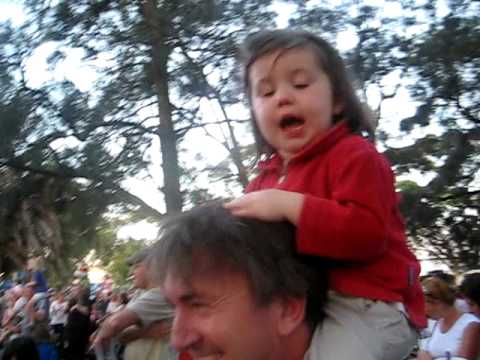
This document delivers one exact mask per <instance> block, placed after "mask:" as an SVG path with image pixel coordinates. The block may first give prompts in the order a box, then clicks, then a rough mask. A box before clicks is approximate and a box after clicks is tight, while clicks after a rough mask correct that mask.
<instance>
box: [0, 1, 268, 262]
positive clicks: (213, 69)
mask: <svg viewBox="0 0 480 360" xmlns="http://www.w3.org/2000/svg"><path fill="white" fill-rule="evenodd" d="M268 4H269V1H248V2H231V1H222V2H215V3H213V2H196V1H169V2H157V1H155V0H150V1H133V2H125V1H123V0H119V1H108V0H105V1H98V2H91V1H80V2H75V3H72V2H68V1H60V2H57V3H55V4H53V5H52V4H51V3H50V2H45V1H42V0H31V1H25V5H26V9H28V11H29V20H28V21H27V22H26V23H25V24H24V25H23V26H22V27H21V28H19V29H12V28H11V27H9V26H7V25H5V26H4V27H3V29H4V32H3V34H2V36H3V40H5V41H4V42H2V46H3V48H2V49H3V50H2V51H3V52H2V56H3V57H2V64H1V66H3V67H4V69H5V70H7V71H5V74H16V75H18V76H9V75H6V76H5V77H4V78H3V79H2V80H3V81H4V82H3V84H2V86H3V88H4V89H7V90H6V91H5V92H4V94H5V96H4V97H3V98H2V103H1V106H2V110H1V111H3V112H4V113H3V115H5V114H6V113H8V117H7V120H8V119H9V121H7V122H8V126H11V134H10V135H11V136H9V137H7V138H6V140H5V142H4V144H3V143H2V146H3V147H2V151H1V153H0V166H1V167H2V168H7V169H8V171H9V172H13V173H15V176H19V177H24V176H27V177H32V178H42V181H43V183H49V182H52V181H58V182H59V184H60V185H59V188H61V189H62V193H61V194H59V195H58V194H57V195H58V196H56V197H60V198H62V199H64V200H65V199H66V200H65V201H63V202H64V203H66V204H67V205H72V206H73V207H74V205H73V204H74V203H78V204H80V203H81V204H82V205H83V206H86V208H87V209H89V210H88V211H89V213H88V215H92V216H82V214H80V213H79V212H77V210H75V209H74V208H73V207H70V206H64V207H63V208H62V209H63V211H64V213H62V214H60V213H58V212H57V210H56V208H55V206H54V202H55V201H56V200H55V199H53V198H50V199H49V202H48V205H49V207H47V206H46V205H45V209H43V210H42V216H44V214H46V213H47V212H48V213H49V214H50V215H52V218H53V217H55V218H56V219H57V222H56V225H55V231H54V232H55V233H57V234H61V235H62V237H61V238H60V240H59V241H64V242H65V240H66V239H65V236H71V235H75V234H70V233H68V232H67V231H65V229H64V226H65V225H66V224H67V223H68V224H69V225H71V223H69V222H68V221H70V222H76V221H78V222H79V223H80V224H79V225H82V226H83V227H81V226H80V228H79V229H78V232H77V233H76V234H77V235H79V236H80V235H81V236H80V238H81V237H82V236H83V235H88V236H89V238H90V236H92V237H91V239H93V237H94V236H93V235H92V234H94V233H95V231H96V228H97V226H98V225H99V224H100V223H101V216H102V214H103V213H104V212H105V211H106V210H107V209H108V208H109V207H111V206H112V205H116V206H117V208H118V205H120V206H127V210H129V211H132V210H135V211H141V213H142V214H143V215H144V216H145V215H147V216H150V217H154V218H156V219H160V218H161V217H162V216H163V212H160V211H158V210H157V209H156V208H154V207H152V206H150V205H148V204H147V203H146V202H144V201H143V200H141V199H139V198H138V197H136V196H134V195H133V194H131V193H129V192H128V191H125V189H124V188H123V187H122V186H121V184H122V181H123V180H125V179H127V178H128V177H130V176H132V175H134V174H138V173H145V169H146V167H147V165H148V163H149V159H148V156H147V154H146V153H147V149H148V148H150V147H151V145H152V142H153V140H154V139H159V143H160V147H161V156H162V169H163V185H162V187H161V188H160V190H161V191H163V193H164V195H165V211H166V212H167V213H171V212H176V211H179V210H181V209H182V207H183V203H184V196H185V193H188V192H189V190H190V189H184V190H182V189H181V186H180V184H181V177H182V169H181V162H180V161H179V149H180V145H181V141H182V139H184V138H185V135H186V134H187V133H188V132H189V131H191V130H192V129H195V128H198V127H203V128H204V129H205V131H209V130H208V126H212V125H222V126H223V125H226V128H227V131H228V134H229V135H228V136H227V137H226V138H225V139H224V140H223V142H222V143H223V145H224V146H225V148H226V149H227V150H228V151H229V152H230V154H232V157H233V159H234V163H235V166H236V167H237V169H238V179H239V182H240V183H241V184H242V185H244V184H245V183H246V172H245V169H244V167H243V163H242V160H241V155H240V146H239V144H238V142H237V140H236V139H235V134H234V125H233V122H234V121H235V120H238V119H235V118H232V117H231V116H228V115H227V112H230V109H229V107H230V106H231V105H232V104H234V103H236V102H238V97H237V96H238V91H235V90H236V89H235V86H234V85H233V84H232V83H231V74H232V73H233V66H232V65H233V57H234V56H235V43H236V41H237V40H238V38H240V37H242V36H243V35H244V34H245V32H246V30H245V29H246V28H247V26H252V25H253V24H255V23H259V24H260V23H270V22H269V21H268V20H266V19H271V18H272V16H271V13H270V12H269V10H268V9H267V6H268ZM239 10H241V12H240V11H239ZM239 13H241V16H239V15H238V14H239ZM52 42H53V43H54V44H56V48H57V50H56V51H55V52H54V53H52V54H51V56H50V58H49V61H50V66H51V68H52V69H54V68H55V66H56V64H59V63H61V62H62V60H63V59H65V57H66V52H68V50H69V49H72V48H77V49H78V48H80V49H83V50H84V54H85V56H84V60H85V62H89V63H90V64H93V63H94V62H95V61H97V64H100V65H98V66H97V70H98V81H96V82H95V83H94V84H92V87H91V89H90V91H89V92H82V91H80V90H79V89H77V88H76V87H75V85H74V84H73V83H71V82H69V81H64V82H60V83H59V82H55V81H49V82H46V83H44V84H43V85H42V86H41V87H32V86H30V84H29V79H28V75H27V70H28V69H26V62H27V60H28V59H29V58H30V56H31V55H32V54H33V53H34V51H35V49H36V48H39V47H40V46H42V45H43V44H45V43H50V44H51V43H52ZM26 44H28V45H29V46H26ZM212 64H213V66H212ZM2 74H3V72H2ZM19 79H20V80H19ZM19 97H20V98H19ZM202 99H208V100H209V101H212V102H215V104H216V105H218V106H220V108H221V109H222V111H223V117H222V119H220V120H217V121H211V122H209V123H210V125H208V124H205V122H202V120H203V119H202V118H201V116H199V111H200V106H199V103H200V102H201V101H202ZM20 102H21V103H20ZM19 109H21V111H19ZM240 120H242V119H240ZM5 124H7V123H5ZM3 126H4V124H2V127H3ZM52 179H54V180H52ZM17 190H19V191H20V192H21V190H22V188H19V189H17ZM192 190H194V189H192ZM42 191H43V189H42V188H35V189H34V190H33V191H32V193H31V194H29V195H28V196H30V195H31V196H37V193H41V192H42ZM196 191H197V192H198V193H200V192H202V191H203V192H204V193H205V195H206V196H209V195H207V192H208V191H206V192H205V191H204V190H203V189H198V190H196ZM193 193H195V191H192V194H193ZM83 196H84V198H85V200H86V201H94V203H92V204H88V205H87V204H85V203H83V202H82V201H81V199H82V198H83ZM73 200H75V201H73ZM17 205H18V204H17ZM80 212H81V211H80ZM13 213H15V211H13ZM11 214H12V212H10V213H8V212H5V219H7V218H9V217H10V218H11V216H12V215H11ZM95 217H96V218H95ZM33 219H37V218H35V217H34V218H33ZM63 220H65V222H63ZM87 220H92V222H91V223H89V224H88V226H87V224H85V223H86V222H87ZM6 223H8V222H6ZM32 225H33V226H34V225H35V224H31V223H29V224H28V226H27V228H31V227H32ZM8 226H9V228H12V229H13V228H14V226H13V225H10V224H9V223H8ZM74 229H76V227H70V228H69V230H71V231H72V232H73V230H74ZM12 231H13V230H12ZM52 231H53V230H52ZM8 232H9V233H10V232H11V231H10V230H9V231H8ZM12 239H13V237H11V236H9V237H7V239H6V240H5V242H4V243H5V246H6V247H8V244H9V243H10V242H11V241H12ZM74 239H77V240H79V238H78V236H73V239H71V240H69V241H70V242H71V244H74V243H75V240H74ZM23 244H24V246H27V247H28V248H30V247H31V248H32V249H33V250H32V251H44V249H45V246H43V245H45V244H46V242H44V241H43V240H42V241H40V243H39V244H38V246H32V243H31V242H25V241H23ZM85 244H86V243H85ZM57 245H58V244H57ZM68 248H70V249H73V247H68ZM65 249H66V248H65ZM52 251H53V252H55V253H57V252H58V251H57V248H54V250H52ZM56 255H59V254H58V253H57V254H56ZM56 258H58V257H57V256H56ZM62 258H63V256H62Z"/></svg>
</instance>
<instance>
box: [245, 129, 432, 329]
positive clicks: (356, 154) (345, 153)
mask: <svg viewBox="0 0 480 360" xmlns="http://www.w3.org/2000/svg"><path fill="white" fill-rule="evenodd" d="M259 167H260V174H259V175H258V176H257V177H256V178H255V179H254V180H253V181H252V182H251V183H250V184H249V186H248V187H247V192H252V191H256V190H261V189H270V188H276V189H281V190H288V191H294V192H299V193H302V194H304V195H305V201H304V203H303V208H302V211H301V214H300V218H299V222H298V224H297V225H298V226H297V238H296V239H297V250H298V251H299V252H300V253H304V254H309V255H316V256H321V257H327V258H331V259H336V260H341V261H344V262H345V264H346V265H345V266H339V267H335V268H333V269H331V271H330V287H331V288H332V289H333V290H335V291H337V292H339V293H342V294H346V295H352V296H357V297H363V298H368V299H374V300H383V301H391V302H402V303H403V304H404V306H405V308H406V310H407V312H408V315H409V318H410V321H411V322H412V323H413V324H414V325H415V326H417V327H419V328H421V327H425V326H426V318H425V312H424V299H423V293H422V290H421V287H420V283H419V280H418V276H419V273H420V265H419V263H418V261H417V259H416V258H415V256H414V255H413V253H412V252H411V251H410V250H409V249H408V246H407V243H406V238H405V226H404V223H403V219H402V216H401V214H400V212H399V210H398V197H397V194H396V193H395V188H394V175H393V172H392V170H391V168H390V165H389V164H388V162H387V161H386V159H385V158H384V157H383V156H382V155H381V154H379V153H378V151H377V150H376V149H375V147H374V146H373V145H372V144H371V143H370V142H368V141H367V140H365V139H363V138H362V137H360V136H358V135H354V134H352V133H351V132H350V130H349V129H348V127H347V125H346V124H345V123H343V122H342V123H340V124H339V125H337V126H335V127H333V128H332V129H330V130H329V131H328V132H327V133H326V134H325V135H323V136H322V137H321V138H320V139H318V141H316V142H314V143H312V144H311V145H309V146H308V147H307V148H305V149H304V150H302V151H301V152H300V153H298V154H296V155H295V156H294V157H293V158H291V159H290V161H289V162H288V165H287V166H286V167H284V165H283V161H282V159H281V158H280V157H279V156H278V155H274V156H272V157H271V158H270V159H268V160H266V161H264V162H261V163H260V164H259Z"/></svg>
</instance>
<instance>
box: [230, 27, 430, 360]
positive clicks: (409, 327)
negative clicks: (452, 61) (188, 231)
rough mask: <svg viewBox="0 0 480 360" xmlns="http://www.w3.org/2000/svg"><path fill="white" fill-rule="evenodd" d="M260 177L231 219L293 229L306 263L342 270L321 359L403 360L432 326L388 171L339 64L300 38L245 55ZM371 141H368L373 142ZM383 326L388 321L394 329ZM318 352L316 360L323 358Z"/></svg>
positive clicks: (319, 45) (334, 282)
mask: <svg viewBox="0 0 480 360" xmlns="http://www.w3.org/2000/svg"><path fill="white" fill-rule="evenodd" d="M242 54H243V70H244V84H245V89H246V94H247V97H248V101H249V103H250V106H251V114H252V125H253V129H254V135H255V139H256V143H257V150H258V158H259V159H263V160H262V161H260V163H259V164H258V167H259V174H258V176H257V177H256V178H255V179H254V180H253V181H252V182H251V183H250V184H249V185H248V187H247V189H246V192H247V194H245V195H243V196H242V197H240V198H237V199H235V200H233V201H231V202H228V203H226V204H225V207H226V208H227V209H229V210H230V211H231V212H232V213H233V214H234V215H237V216H242V217H248V218H256V219H260V220H265V221H283V220H287V221H289V222H291V223H292V224H293V225H295V226H296V249H297V251H298V252H299V253H301V254H307V255H313V256H317V257H324V258H329V259H333V260H336V261H337V262H338V266H336V267H334V268H332V269H331V270H330V287H331V292H330V294H329V297H330V301H329V303H328V304H327V308H326V312H327V318H326V320H325V323H324V324H323V326H322V327H319V328H318V329H317V333H316V334H315V343H316V349H315V350H314V351H315V352H319V358H320V359H336V360H350V359H362V360H375V359H382V360H385V359H392V360H398V359H401V358H402V357H405V356H406V355H408V354H409V352H410V350H411V348H412V347H413V346H414V345H415V343H416V339H417V330H418V329H419V328H423V327H425V326H426V318H425V315H424V299H423V294H422V290H421V286H420V283H419V279H418V276H419V272H420V265H419V263H418V261H417V259H416V258H415V256H414V255H413V253H412V252H411V251H410V250H409V248H408V246H407V242H406V236H405V226H404V221H403V219H402V216H401V214H400V212H399V209H398V196H397V194H396V192H395V185H394V175H393V172H392V170H391V168H390V166H389V164H388V162H387V160H386V159H385V158H384V157H383V156H382V155H381V154H380V153H379V152H378V151H377V150H376V149H375V147H374V145H373V144H372V143H371V142H370V141H368V140H367V139H365V138H364V137H362V136H361V135H362V134H364V133H369V134H370V135H373V129H372V126H371V120H370V119H369V117H368V116H367V111H365V110H364V107H363V106H362V105H361V103H360V100H359V99H358V97H357V96H356V94H355V90H354V88H353V86H352V84H351V82H350V81H349V77H348V75H347V71H346V69H345V65H344V63H343V61H342V59H341V57H340V56H339V54H338V52H337V51H336V50H335V49H333V48H332V46H331V45H329V44H328V43H327V42H326V41H324V40H323V39H321V38H320V37H318V36H315V35H313V34H311V33H307V32H303V31H292V30H274V31H261V32H258V33H255V34H253V35H251V36H249V37H248V38H247V40H246V42H245V45H244V47H243V49H242ZM371 137H372V136H371ZM387 319H388V320H387ZM320 351H321V354H320Z"/></svg>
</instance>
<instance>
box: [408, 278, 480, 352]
mask: <svg viewBox="0 0 480 360" xmlns="http://www.w3.org/2000/svg"><path fill="white" fill-rule="evenodd" d="M422 285H423V289H424V294H425V299H426V306H425V311H426V314H427V316H428V317H429V318H431V319H434V320H436V323H435V325H434V326H433V329H432V335H431V336H430V338H428V339H427V340H426V341H425V343H424V344H423V345H422V349H421V350H420V351H419V353H418V356H417V359H418V360H432V359H443V360H449V359H450V358H461V359H466V360H476V359H477V356H479V354H480V320H478V319H477V318H476V317H475V316H474V315H472V314H469V313H463V312H461V311H460V310H459V309H458V308H457V307H455V298H456V290H455V289H454V288H453V287H452V286H451V285H449V284H448V283H447V282H445V281H444V280H442V279H441V278H439V277H435V276H431V277H427V278H426V279H424V280H423V282H422Z"/></svg>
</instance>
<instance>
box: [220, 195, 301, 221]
mask: <svg viewBox="0 0 480 360" xmlns="http://www.w3.org/2000/svg"><path fill="white" fill-rule="evenodd" d="M303 200H304V195H303V194H300V193H296V192H291V191H285V190H278V189H268V190H260V191H255V192H251V193H248V194H245V195H243V196H241V197H239V198H237V199H235V200H232V201H230V202H228V203H226V204H225V208H227V209H229V210H230V211H231V212H232V214H233V215H235V216H241V217H249V218H255V219H259V220H264V221H283V220H288V221H289V222H291V223H292V224H293V225H297V224H298V219H299V217H300V213H301V211H302V206H303Z"/></svg>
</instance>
